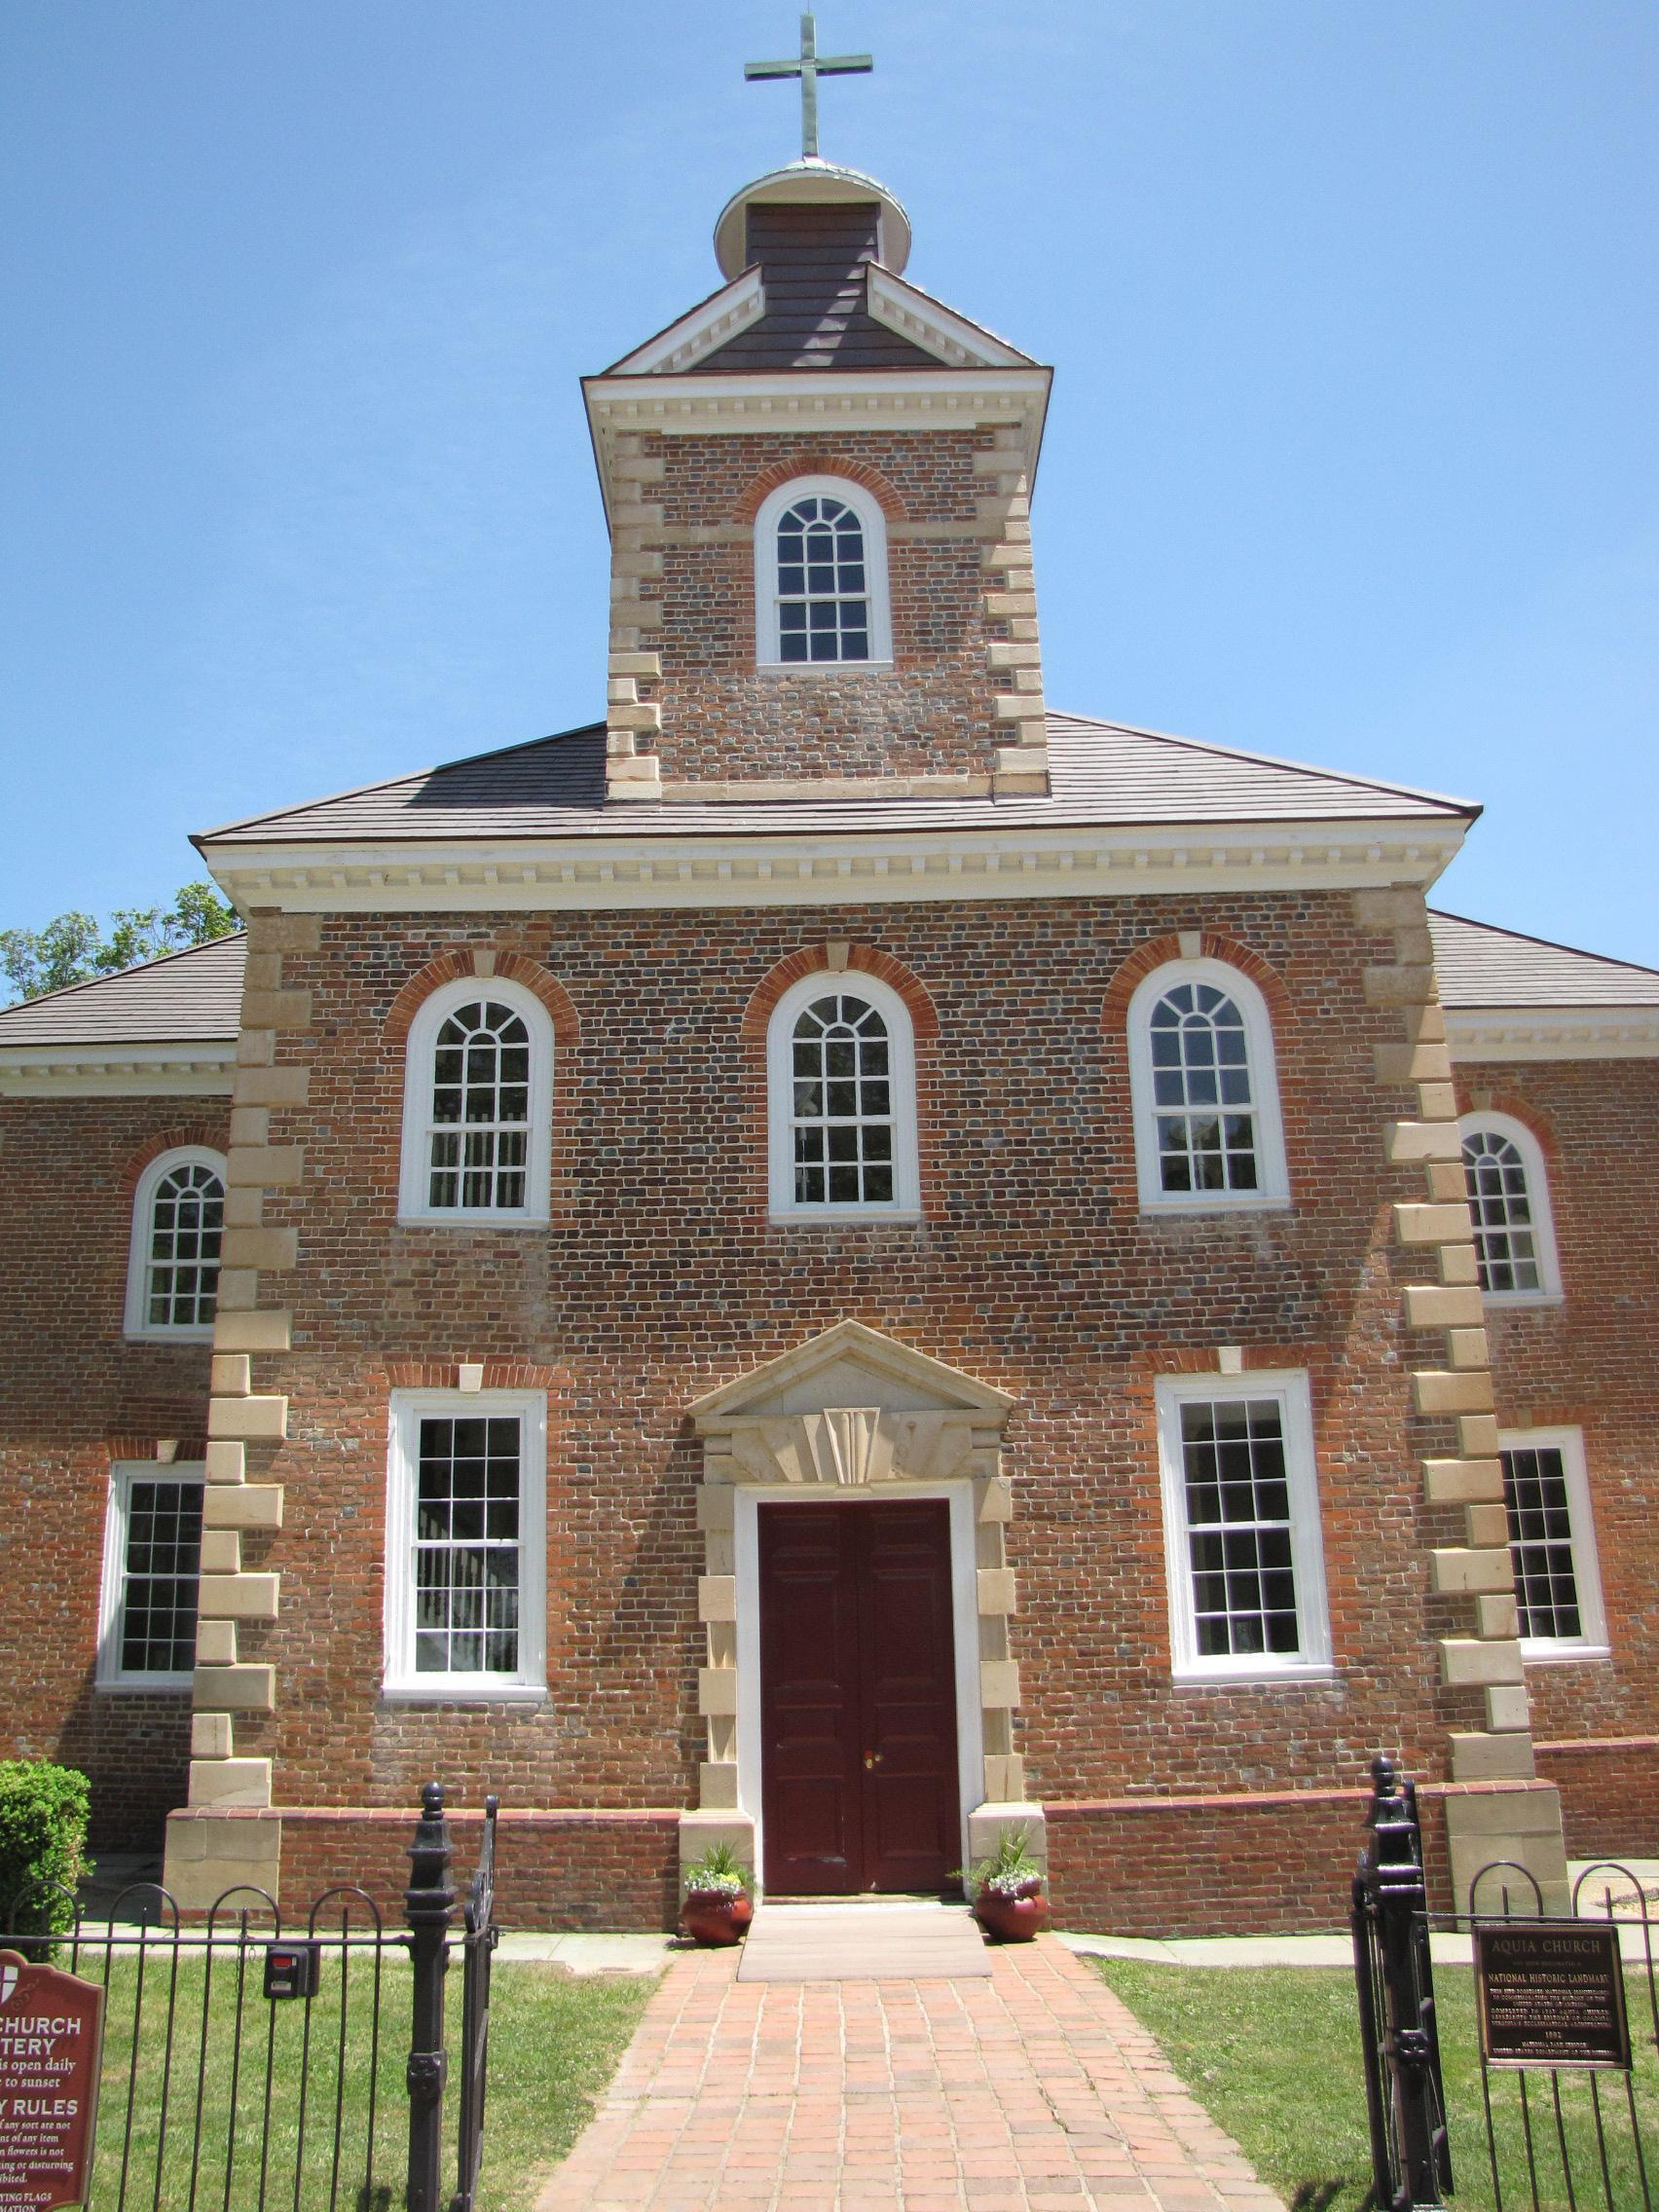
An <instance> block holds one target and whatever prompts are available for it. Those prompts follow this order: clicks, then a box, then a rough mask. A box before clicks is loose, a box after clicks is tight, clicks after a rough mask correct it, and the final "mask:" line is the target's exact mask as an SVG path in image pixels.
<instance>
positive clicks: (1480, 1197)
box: [1462, 1116, 1559, 1299]
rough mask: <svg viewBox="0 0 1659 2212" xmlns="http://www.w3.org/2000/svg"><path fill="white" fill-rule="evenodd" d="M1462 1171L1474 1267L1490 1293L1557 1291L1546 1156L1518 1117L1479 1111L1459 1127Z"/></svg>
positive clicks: (1504, 1295) (1532, 1294)
mask: <svg viewBox="0 0 1659 2212" xmlns="http://www.w3.org/2000/svg"><path fill="white" fill-rule="evenodd" d="M1462 1128H1463V1176H1464V1181H1465V1183H1466V1185H1467V1188H1468V1194H1469V1215H1470V1219H1471V1222H1472V1224H1473V1228H1474V1235H1475V1266H1476V1269H1477V1271H1478V1272H1479V1275H1480V1284H1481V1289H1482V1290H1483V1291H1484V1292H1485V1294H1486V1295H1487V1297H1489V1298H1516V1299H1522V1298H1529V1297H1532V1298H1536V1297H1542V1296H1548V1295H1550V1294H1552V1293H1553V1292H1555V1291H1556V1290H1557V1289H1558V1287H1559V1284H1558V1282H1557V1279H1556V1260H1555V1238H1554V1235H1553V1232H1552V1229H1551V1224H1550V1216H1549V1195H1548V1190H1547V1187H1546V1183H1545V1175H1544V1162H1543V1155H1542V1153H1541V1152H1540V1150H1539V1148H1538V1145H1537V1141H1536V1139H1535V1138H1533V1137H1532V1135H1531V1134H1530V1131H1528V1130H1526V1129H1524V1128H1523V1127H1522V1126H1521V1125H1520V1124H1519V1123H1516V1122H1513V1121H1510V1120H1508V1119H1507V1118H1503V1119H1495V1118H1493V1117H1491V1116H1483V1117H1482V1118H1480V1119H1479V1120H1470V1121H1466V1122H1465V1123H1464V1124H1463V1125H1462Z"/></svg>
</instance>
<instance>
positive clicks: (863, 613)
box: [755, 476, 893, 668]
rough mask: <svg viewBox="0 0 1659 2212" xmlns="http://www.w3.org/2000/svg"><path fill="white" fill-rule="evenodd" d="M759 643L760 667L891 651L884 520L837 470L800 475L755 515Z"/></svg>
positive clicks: (863, 660) (868, 657) (825, 662)
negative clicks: (829, 473)
mask: <svg viewBox="0 0 1659 2212" xmlns="http://www.w3.org/2000/svg"><path fill="white" fill-rule="evenodd" d="M755 649H756V659H757V660H758V662H759V664H760V666H761V667H762V668H767V667H772V668H779V667H782V668H802V667H813V666H819V667H835V666H839V665H843V664H848V663H851V664H853V665H859V664H874V665H885V664H886V663H887V662H888V661H889V660H890V659H891V657H892V652H893V643H892V621H891V614H890V609H889V607H888V601H887V523H886V518H885V516H884V515H883V514H882V511H881V504H880V501H879V500H877V499H875V498H872V497H871V496H870V494H869V493H868V492H867V491H866V489H865V488H864V487H863V486H862V485H859V484H854V483H851V482H849V481H848V480H847V479H846V478H844V477H839V476H796V477H792V478H791V480H790V481H789V482H788V483H787V484H782V485H780V486H779V487H778V489H777V490H776V491H775V492H773V493H772V494H771V495H770V497H769V498H766V499H765V500H764V501H763V502H762V504H761V507H760V510H759V512H758V513H757V514H756V518H755Z"/></svg>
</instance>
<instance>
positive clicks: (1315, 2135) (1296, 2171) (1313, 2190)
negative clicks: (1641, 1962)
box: [1098, 1959, 1659, 2212]
mask: <svg viewBox="0 0 1659 2212" xmlns="http://www.w3.org/2000/svg"><path fill="white" fill-rule="evenodd" d="M1098 1964H1099V1967H1100V1971H1101V1972H1102V1973H1103V1974H1104V1975H1105V1978H1106V1980H1107V1982H1108V1983H1109V1984H1110V1986H1111V1987H1112V1988H1113V1989H1114V1990H1115V1991H1116V1992H1117V1994H1118V1995H1119V1996H1120V1997H1121V1998H1122V1999H1123V2000H1124V2004H1125V2005H1127V2006H1128V2007H1129V2009H1130V2010H1131V2011H1133V2012H1134V2013H1135V2014H1136V2016H1137V2017H1138V2018H1139V2019H1140V2020H1141V2021H1142V2022H1143V2023H1144V2025H1145V2026H1147V2027H1148V2028H1150V2029H1151V2030H1152V2032H1153V2033H1154V2034H1155V2035H1156V2036H1157V2037H1158V2039H1159V2041H1160V2042H1161V2044H1162V2046H1163V2047H1164V2050H1165V2051H1166V2052H1167V2053H1168V2056H1169V2059H1170V2061H1171V2063H1172V2064H1173V2065H1174V2067H1175V2068H1176V2070H1177V2072H1178V2073H1180V2074H1181V2075H1182V2076H1183V2077H1184V2079H1185V2080H1186V2082H1187V2083H1188V2085H1189V2087H1190V2088H1191V2089H1192V2091H1193V2094H1194V2095H1195V2096H1196V2097H1197V2098H1198V2101H1199V2102H1200V2103H1201V2104H1202V2105H1203V2106H1204V2107H1205V2108H1206V2110H1207V2111H1208V2112H1209V2113H1210V2114H1211V2115H1212V2116H1213V2117H1214V2118H1215V2120H1218V2121H1219V2122H1220V2124H1221V2125H1222V2126H1223V2127H1225V2128H1226V2129H1227V2130H1228V2132H1229V2133H1230V2134H1231V2135H1233V2136H1234V2137H1235V2140H1236V2141H1237V2142H1238V2143H1239V2145H1240V2146H1241V2147H1242V2149H1243V2150H1244V2152H1245V2154H1246V2156H1247V2157H1249V2158H1250V2160H1251V2162H1252V2163H1253V2164H1254V2166H1255V2167H1256V2170H1257V2172H1258V2173H1259V2174H1260V2175H1261V2177H1262V2179H1263V2180H1264V2181H1266V2182H1269V2183H1271V2184H1272V2187H1273V2188H1275V2189H1276V2190H1278V2191H1279V2193H1280V2194H1282V2196H1283V2197H1284V2199H1285V2201H1286V2203H1287V2204H1290V2205H1292V2206H1293V2207H1295V2212H1362V2208H1365V2207H1369V2206H1370V2204H1371V2202H1372V2198H1371V2194H1370V2190H1371V2153H1370V2138H1369V2135H1368V2133H1367V2127H1366V2118H1365V2085H1364V2080H1363V2077H1362V2075H1361V2072H1360V2057H1359V2029H1358V2025H1357V2015H1356V2013H1355V2009H1354V1987H1353V1975H1352V1974H1351V1973H1350V1972H1346V1971H1344V1970H1342V1969H1321V1968H1309V1967H1278V1968H1272V1969H1268V1970H1266V1971H1262V1972H1254V1971H1250V1970H1245V1969H1240V1968H1237V1967H1228V1968H1194V1967H1166V1966H1153V1965H1148V1964H1145V1963H1143V1962H1142V1961H1140V1960H1138V1959H1137V1960H1132V1961H1131V1960H1127V1959H1102V1960H1100V1961H1099V1962H1098ZM1434 1986H1435V2003H1436V2009H1437V2011H1438V2013H1439V2019H1440V2042H1441V2056H1442V2063H1443V2066H1444V2070H1445V2076H1446V2101H1447V2111H1448V2117H1449V2120H1450V2123H1451V2134H1452V2157H1453V2176H1454V2180H1455V2182H1456V2190H1455V2192H1454V2194H1453V2198H1452V2202H1453V2203H1454V2205H1456V2207H1457V2212H1496V2207H1497V2198H1496V2196H1495V2195H1494V2194H1493V2181H1492V2169H1491V2164H1490V2161H1489V2157H1488V2153H1487V2134H1486V2117H1485V2111H1484V2108H1483V2105H1482V2099H1481V2072H1480V2056H1479V2046H1478V2044H1477V2041H1476V2031H1475V2014H1474V1995H1473V1976H1472V1974H1471V1973H1470V1972H1469V1970H1468V1969H1467V1968H1456V1967H1440V1968H1437V1969H1436V1971H1435V1977H1434ZM1627 1994H1628V1997H1629V2009H1630V2022H1631V2036H1632V2040H1633V2043H1635V2044H1636V2045H1637V2046H1638V2056H1637V2072H1636V2077H1635V2079H1636V2083H1637V2087H1638V2096H1637V2103H1638V2111H1639V2113H1640V2115H1641V2125H1642V2143H1643V2149H1644V2152H1645V2154H1646V2157H1647V2162H1648V2186H1649V2188H1650V2189H1652V2190H1653V2192H1654V2200H1655V2201H1656V2202H1659V2156H1656V2154H1659V2061H1656V2056H1655V2052H1654V2047H1653V2031H1652V2023H1651V2020H1650V2018H1649V2015H1648V2011H1647V1996H1646V1988H1645V1982H1644V1980H1643V1979H1642V1977H1641V1976H1639V1975H1637V1974H1635V1973H1633V1974H1631V1975H1630V1976H1629V1986H1628V1992H1627ZM1492 2079H1493V2116H1494V2131H1495V2133H1496V2137H1497V2148H1498V2170H1499V2173H1500V2176H1501V2178H1502V2184H1503V2198H1502V2201H1503V2206H1504V2212H1523V2208H1525V2212H1530V2208H1531V2202H1532V2199H1531V2194H1530V2190H1529V2188H1528V2184H1527V2158H1526V2145H1525V2140H1524V2135H1523V2127H1522V2119H1521V2110H1520V2097H1519V2090H1518V2085H1517V2077H1516V2076H1514V2075H1500V2074H1493V2078H1492ZM1529 2081H1530V2089H1529V2098H1530V2107H1531V2120H1532V2129H1533V2140H1534V2144H1535V2147H1536V2150H1537V2162H1538V2203H1539V2205H1540V2207H1541V2212H1568V2205H1569V2198H1568V2195H1567V2188H1566V2185H1565V2183H1564V2180H1563V2174H1562V2164H1561V2157H1560V2153H1559V2151H1558V2149H1557V2144H1556V2118H1555V2111H1554V2107H1553V2105H1552V2103H1551V2101H1550V2089H1549V2078H1548V2076H1547V2075H1546V2076H1533V2077H1529ZM1561 2082H1562V2109H1563V2120H1564V2124H1565V2130H1566V2135H1567V2155H1568V2158H1569V2160H1570V2163H1571V2173H1572V2181H1573V2185H1574V2191H1575V2194H1576V2202H1577V2205H1578V2212H1593V2208H1595V2212H1605V2208H1606V2206H1607V2203H1608V2192H1607V2191H1605V2190H1604V2186H1603V2180H1602V2174H1601V2169H1600V2164H1599V2161H1598V2157H1597V2153H1596V2147H1595V2128H1594V2120H1593V2115H1592V2111H1591V2089H1590V2078H1589V2077H1588V2076H1586V2075H1583V2074H1579V2075H1573V2076H1568V2075H1566V2074H1563V2075H1562V2077H1561ZM1600 2088H1601V2099H1602V2109H1603V2112H1604V2115H1605V2116H1606V2121H1607V2126H1606V2135H1607V2143H1608V2164H1609V2174H1608V2179H1609V2182H1610V2196H1611V2205H1612V2212H1641V2207H1642V2204H1643V2201H1644V2200H1643V2194H1642V2188H1641V2176H1640V2174H1639V2172H1638V2168H1637V2163H1636V2157H1635V2154H1634V2152H1633V2149H1632V2145H1631V2125H1630V2118H1629V2110H1628V2107H1627V2105H1626V2103H1625V2090H1624V2078H1623V2076H1622V2075H1613V2074H1604V2075H1602V2076H1601V2077H1600Z"/></svg>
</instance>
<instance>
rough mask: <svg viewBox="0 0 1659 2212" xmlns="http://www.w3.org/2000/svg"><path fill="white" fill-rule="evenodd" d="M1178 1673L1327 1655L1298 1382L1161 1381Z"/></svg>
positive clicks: (1277, 1665)
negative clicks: (1228, 1384)
mask: <svg viewBox="0 0 1659 2212" xmlns="http://www.w3.org/2000/svg"><path fill="white" fill-rule="evenodd" d="M1159 1415H1160V1430H1161V1458H1162V1471H1163V1486H1164V1513H1165V1524H1166V1538H1167V1543H1168V1553H1169V1574H1170V1618H1171V1629H1172V1646H1173V1658H1174V1664H1175V1670H1176V1673H1177V1674H1185V1675H1192V1676H1205V1675H1210V1676H1217V1677H1220V1676H1227V1675H1234V1676H1238V1675H1253V1674H1278V1673H1284V1672H1292V1671H1295V1670H1298V1669H1302V1670H1306V1669H1308V1668H1309V1667H1312V1666H1318V1665H1322V1664H1324V1663H1325V1662H1326V1660H1327V1659H1328V1656H1329V1638H1328V1629H1327V1626H1326V1622H1325V1614H1324V1598H1323V1590H1324V1582H1323V1571H1322V1565H1321V1560H1320V1554H1319V1531H1318V1498H1317V1490H1316V1485H1315V1482H1314V1477H1313V1461H1312V1436H1311V1426H1310V1421H1309V1400H1308V1390H1307V1380H1306V1378H1305V1377H1303V1376H1299V1375H1298V1376H1283V1377H1274V1376H1265V1377H1263V1378H1262V1379H1261V1383H1260V1384H1259V1385H1258V1384H1257V1383H1254V1381H1251V1382H1248V1383H1235V1384H1234V1385H1232V1386H1231V1387H1228V1386H1225V1385H1219V1384H1218V1383H1215V1382H1214V1381H1213V1380H1210V1379H1201V1380H1200V1379H1193V1380H1187V1379H1181V1380H1171V1381H1168V1382H1165V1383H1160V1384H1159Z"/></svg>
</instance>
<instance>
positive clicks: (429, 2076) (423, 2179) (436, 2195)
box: [403, 1782, 455, 2212]
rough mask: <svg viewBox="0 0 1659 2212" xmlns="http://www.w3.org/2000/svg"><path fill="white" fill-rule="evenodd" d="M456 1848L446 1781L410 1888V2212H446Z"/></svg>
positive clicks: (431, 1787) (433, 1793) (414, 1860)
mask: <svg viewBox="0 0 1659 2212" xmlns="http://www.w3.org/2000/svg"><path fill="white" fill-rule="evenodd" d="M454 1856H455V1847H454V1845H453V1844H452V1843H451V1841H450V1831H449V1823H448V1821H447V1820H445V1818H444V1789H443V1784H442V1783H441V1782H428V1783H427V1785H426V1787H425V1788H424V1789H423V1790H422V1792H421V1819H420V1822H419V1823H418V1825H417V1826H416V1829H415V1840H414V1842H413V1843H412V1844H411V1845H410V1846H409V1887H408V1889H407V1890H406V1891H405V1892H404V1899H403V1902H404V1910H405V1911H406V1913H407V1914H408V1918H409V1931H410V1941H409V1952H410V1957H411V1958H412V1959H413V1961H414V1965H415V1995H414V2007H413V2011H414V2020H413V2033H412V2035H411V2037H410V2046H409V2074H408V2080H409V2194H408V2199H407V2201H408V2212H439V2206H440V2203H441V2200H442V2183H441V2180H440V2175H439V2169H440V2167H441V2164H442V2160H443V2128H444V2083H445V2081H446V2079H447V2078H448V2074H449V2053H448V2052H447V2051H446V2049H445V2048H444V1975H445V1973H446V1972H448V1971H449V1928H450V1922H451V1920H452V1918H453V1917H454V1914H455V1891H454V1890H453V1889H452V1888H451V1887H450V1878H449V1870H450V1861H451V1860H452V1859H453V1858H454Z"/></svg>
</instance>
